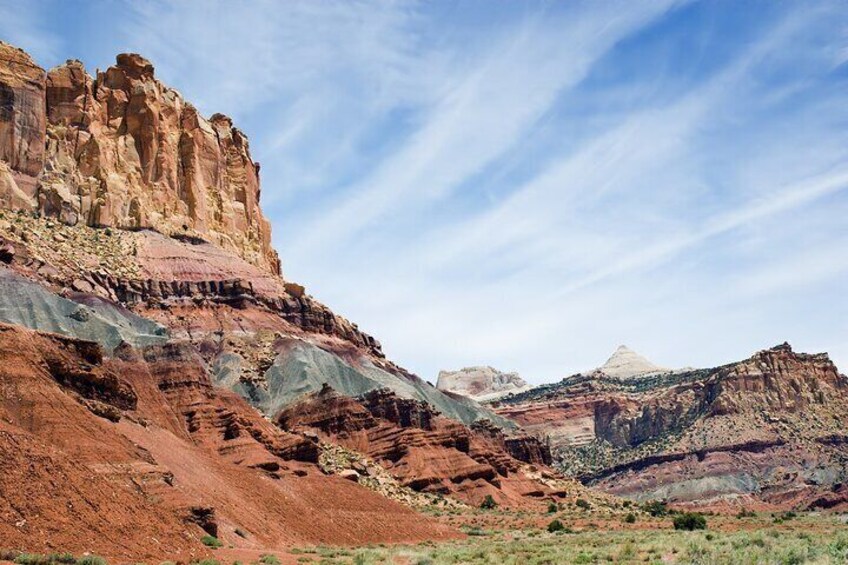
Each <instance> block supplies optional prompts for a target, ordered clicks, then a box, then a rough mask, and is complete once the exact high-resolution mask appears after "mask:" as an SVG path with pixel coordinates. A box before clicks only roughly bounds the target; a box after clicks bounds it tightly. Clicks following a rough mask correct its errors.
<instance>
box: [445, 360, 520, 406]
mask: <svg viewBox="0 0 848 565" xmlns="http://www.w3.org/2000/svg"><path fill="white" fill-rule="evenodd" d="M436 388H438V389H439V390H442V391H445V392H452V393H454V394H459V395H462V396H466V397H468V398H471V399H473V400H476V401H478V402H486V401H490V400H497V399H498V398H502V397H504V396H507V395H509V394H516V393H519V392H524V391H526V390H529V389H530V388H531V387H530V385H528V384H527V383H526V382H524V379H522V378H521V377H520V376H519V375H518V373H503V372H501V371H498V370H497V369H495V368H493V367H465V368H464V369H460V370H458V371H439V377H438V380H437V381H436Z"/></svg>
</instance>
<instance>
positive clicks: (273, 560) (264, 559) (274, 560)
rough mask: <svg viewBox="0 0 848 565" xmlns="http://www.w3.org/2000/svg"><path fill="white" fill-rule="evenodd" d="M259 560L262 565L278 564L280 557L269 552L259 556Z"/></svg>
mask: <svg viewBox="0 0 848 565" xmlns="http://www.w3.org/2000/svg"><path fill="white" fill-rule="evenodd" d="M259 562H260V563H262V565H280V559H279V558H278V557H277V556H276V555H271V554H270V553H266V554H265V555H262V556H260V557H259Z"/></svg>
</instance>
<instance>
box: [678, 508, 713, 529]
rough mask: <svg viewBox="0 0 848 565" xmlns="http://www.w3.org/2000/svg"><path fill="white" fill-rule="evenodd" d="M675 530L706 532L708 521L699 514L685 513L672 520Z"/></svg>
mask: <svg viewBox="0 0 848 565" xmlns="http://www.w3.org/2000/svg"><path fill="white" fill-rule="evenodd" d="M672 523H673V524H674V529H675V530H689V531H692V530H704V529H706V527H707V519H706V518H704V515H703V514H699V513H697V512H684V513H683V514H679V515H677V516H675V517H674V519H673V520H672Z"/></svg>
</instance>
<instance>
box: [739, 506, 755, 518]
mask: <svg viewBox="0 0 848 565" xmlns="http://www.w3.org/2000/svg"><path fill="white" fill-rule="evenodd" d="M756 515H757V514H756V513H755V512H751V511H750V510H748V509H747V508H743V509H742V510H740V511H739V512H738V513H737V514H736V517H737V518H739V519H742V518H753V517H755V516H756Z"/></svg>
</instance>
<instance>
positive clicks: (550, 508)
mask: <svg viewBox="0 0 848 565" xmlns="http://www.w3.org/2000/svg"><path fill="white" fill-rule="evenodd" d="M558 511H559V504H557V503H556V502H550V503H548V514H553V513H555V512H558Z"/></svg>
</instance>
